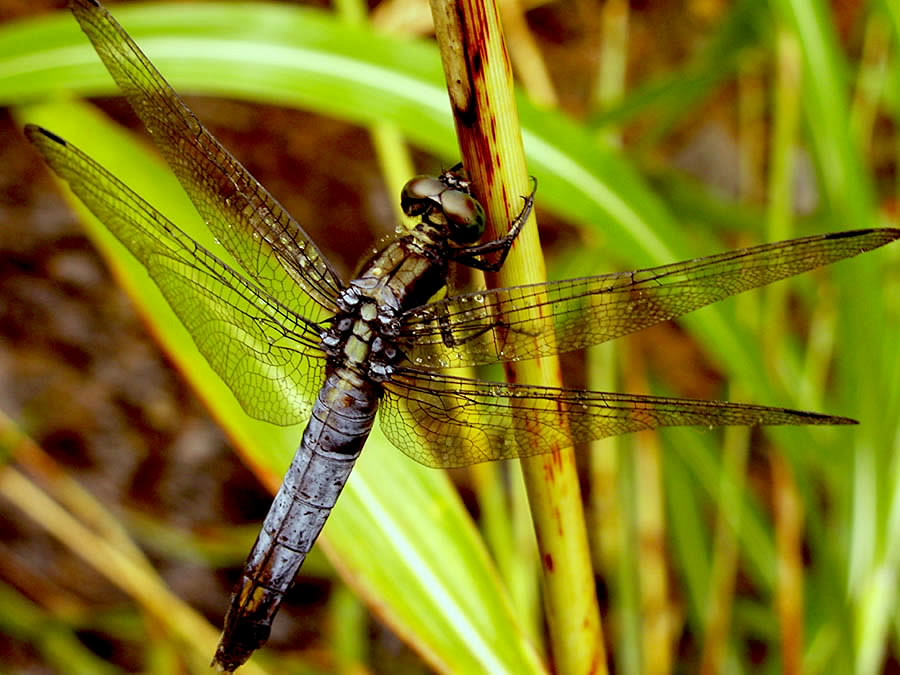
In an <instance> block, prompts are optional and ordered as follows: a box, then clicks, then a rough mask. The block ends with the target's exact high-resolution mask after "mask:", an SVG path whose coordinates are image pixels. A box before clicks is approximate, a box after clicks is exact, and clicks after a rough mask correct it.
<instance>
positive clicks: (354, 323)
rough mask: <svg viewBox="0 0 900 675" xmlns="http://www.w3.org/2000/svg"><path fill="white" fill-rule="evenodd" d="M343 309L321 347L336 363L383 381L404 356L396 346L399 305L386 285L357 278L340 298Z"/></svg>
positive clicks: (368, 279)
mask: <svg viewBox="0 0 900 675" xmlns="http://www.w3.org/2000/svg"><path fill="white" fill-rule="evenodd" d="M338 306H339V307H340V310H341V311H340V312H339V313H338V314H337V315H335V317H334V318H333V319H332V321H331V326H330V328H328V329H327V330H326V331H325V332H324V333H322V336H321V338H322V348H323V349H324V351H325V353H326V354H328V357H329V360H330V361H331V362H332V364H333V365H335V366H343V367H347V368H350V369H352V370H355V371H356V372H358V373H360V374H362V375H363V376H364V377H367V378H368V379H370V380H371V381H374V382H384V381H385V380H387V379H388V378H389V377H390V376H391V374H392V373H393V367H394V365H395V364H396V363H397V362H398V361H399V360H401V359H402V358H403V355H402V353H401V352H400V350H399V349H398V348H397V346H396V345H395V341H396V338H397V335H398V333H399V320H398V314H399V309H400V305H399V302H398V299H397V298H396V296H394V295H392V294H391V293H390V291H389V289H387V288H386V286H385V284H384V283H383V282H382V283H378V281H377V280H375V279H373V278H372V277H362V278H360V279H356V280H354V281H353V282H351V284H350V285H349V286H348V287H347V288H346V289H344V291H343V293H341V295H340V296H339V297H338Z"/></svg>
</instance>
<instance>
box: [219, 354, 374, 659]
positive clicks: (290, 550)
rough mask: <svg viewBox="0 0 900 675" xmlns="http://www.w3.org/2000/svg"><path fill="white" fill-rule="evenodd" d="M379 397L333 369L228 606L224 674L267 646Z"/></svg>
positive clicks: (355, 377)
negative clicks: (284, 598) (278, 615)
mask: <svg viewBox="0 0 900 675" xmlns="http://www.w3.org/2000/svg"><path fill="white" fill-rule="evenodd" d="M380 397H381V391H380V388H379V387H378V385H375V384H373V383H371V382H368V381H367V380H365V379H364V378H361V377H359V375H358V374H357V373H355V372H354V371H353V370H350V369H347V368H337V369H335V370H334V371H333V372H331V373H330V374H329V376H328V378H327V379H326V381H325V385H324V386H323V387H322V389H321V391H320V392H319V397H318V400H317V401H316V405H315V407H314V408H313V413H312V417H311V418H310V421H309V425H308V426H307V427H306V430H305V431H304V432H303V440H302V441H301V442H300V447H299V448H298V449H297V452H296V454H295V455H294V459H293V461H292V462H291V466H290V468H289V469H288V471H287V474H286V475H285V478H284V482H283V483H282V484H281V488H280V489H279V490H278V494H277V495H276V496H275V500H274V501H273V502H272V506H271V507H270V508H269V513H268V515H267V516H266V519H265V521H264V523H263V526H262V530H261V531H260V533H259V537H257V539H256V543H255V544H254V546H253V550H252V551H251V552H250V556H249V557H248V559H247V563H246V565H245V567H244V573H243V575H242V576H241V580H240V582H239V583H238V586H237V588H236V589H235V592H234V596H233V597H232V599H231V606H230V607H229V610H228V614H227V615H226V617H225V628H224V635H223V639H222V641H221V642H220V643H219V648H218V650H217V651H216V656H215V659H214V662H213V663H214V664H215V665H217V666H219V667H220V668H222V669H223V670H225V671H228V672H230V671H232V670H234V669H235V668H237V667H238V666H240V665H241V664H243V663H244V662H245V661H246V660H247V659H248V658H249V657H250V655H251V654H252V653H253V652H254V651H255V650H256V649H259V647H261V646H262V645H263V644H264V643H265V642H266V640H267V639H268V637H269V630H270V628H271V625H272V621H273V620H274V618H275V614H276V613H277V612H278V608H279V607H280V605H281V600H282V598H283V597H284V594H285V593H286V592H287V590H288V589H289V588H290V586H291V583H292V582H293V580H294V577H295V576H296V574H297V572H298V571H299V570H300V567H301V565H303V562H304V560H306V554H307V553H309V551H310V549H311V548H312V546H313V544H314V543H315V541H316V539H317V538H318V536H319V533H320V532H321V531H322V527H323V526H324V525H325V521H326V520H328V516H329V515H330V514H331V509H332V507H333V506H334V504H335V502H336V501H337V498H338V495H339V494H340V492H341V490H342V489H343V487H344V484H345V483H346V482H347V478H348V477H349V475H350V471H351V470H352V469H353V465H354V464H355V462H356V459H357V457H359V453H360V451H361V450H362V447H363V445H364V443H365V441H366V438H368V436H369V432H370V431H371V430H372V423H373V422H374V419H375V412H376V410H377V408H378V401H379V399H380Z"/></svg>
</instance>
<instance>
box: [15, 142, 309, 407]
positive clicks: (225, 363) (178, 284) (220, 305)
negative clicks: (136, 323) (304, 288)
mask: <svg viewBox="0 0 900 675" xmlns="http://www.w3.org/2000/svg"><path fill="white" fill-rule="evenodd" d="M25 132H26V134H27V136H28V138H29V139H30V140H31V142H32V143H34V145H35V146H36V147H37V148H38V150H40V152H41V154H43V156H44V158H45V159H46V160H47V163H48V164H49V165H50V166H51V167H52V168H53V170H54V171H55V172H56V173H57V174H58V175H59V176H60V177H61V178H63V179H64V180H66V181H67V182H68V183H69V186H70V187H71V188H72V190H73V192H75V194H76V195H77V196H78V198H79V199H81V201H82V202H84V204H85V205H86V206H87V207H88V208H89V209H90V210H91V211H92V212H93V213H94V215H96V216H97V218H99V219H100V220H101V221H102V222H103V223H104V224H105V225H106V226H107V227H108V228H109V230H110V231H111V232H112V233H113V234H114V235H115V236H116V237H117V238H118V239H119V241H121V242H122V244H124V245H125V246H126V247H127V248H128V249H129V250H130V251H131V252H132V254H134V256H135V257H136V258H137V259H138V260H140V262H141V263H142V264H143V265H144V266H145V267H146V268H147V270H148V272H149V273H150V276H151V277H152V278H153V280H154V281H155V282H156V284H157V285H158V286H159V288H160V290H162V292H163V294H164V295H165V297H166V299H167V300H168V302H169V304H170V305H171V306H172V309H174V310H175V313H176V314H178V317H179V318H180V319H181V321H182V322H183V323H184V325H185V326H186V327H187V329H188V331H189V332H190V333H191V336H192V337H193V338H194V341H195V342H196V344H197V347H198V348H199V349H200V351H201V352H202V353H203V355H204V356H205V357H206V359H207V361H209V363H210V365H211V366H212V368H213V369H214V370H215V371H216V373H218V374H219V376H220V377H221V378H222V379H223V380H224V381H225V383H226V384H227V385H228V387H229V388H230V389H231V390H232V391H233V392H234V394H235V396H236V397H237V398H238V400H239V401H240V403H241V405H242V406H243V408H244V409H245V410H246V411H247V413H248V414H250V415H252V416H253V417H256V418H259V419H263V420H266V421H269V422H273V423H275V424H294V423H297V422H300V421H303V420H304V419H306V417H308V415H309V411H310V410H311V407H312V404H313V403H314V401H315V397H316V393H317V391H318V389H319V386H320V385H321V383H322V381H323V380H324V367H325V361H324V353H323V352H322V351H321V350H319V348H318V343H319V333H320V332H321V331H322V327H321V326H319V325H318V324H315V323H312V322H310V321H308V320H306V319H304V318H303V317H301V316H299V315H297V314H295V313H294V312H292V311H291V310H289V309H287V308H285V307H284V306H283V305H281V304H280V303H279V302H278V301H277V300H276V299H274V298H272V297H271V296H269V295H268V294H266V293H265V292H264V291H263V290H260V289H258V288H255V287H254V286H253V285H251V284H250V283H248V282H247V280H245V279H244V278H242V277H241V276H240V275H239V274H237V273H236V272H235V271H234V270H233V269H231V268H230V267H229V266H228V265H226V264H225V263H223V262H222V261H220V260H219V259H218V258H216V257H215V256H214V255H213V254H212V253H210V252H209V251H208V250H206V249H205V248H203V247H202V246H201V245H200V244H198V243H197V242H196V241H194V240H193V239H192V238H191V237H190V236H188V235H187V234H185V233H184V232H183V231H182V230H180V229H179V228H178V227H177V226H176V225H175V224H173V223H172V222H171V221H170V220H168V219H167V218H165V216H163V215H162V214H161V213H159V211H157V210H156V209H154V208H153V207H152V206H150V204H148V203H147V202H146V201H144V200H143V199H141V197H139V196H138V195H137V194H135V193H134V192H133V191H132V190H131V189H130V188H128V187H127V186H126V185H124V184H123V183H122V182H121V181H120V180H118V179H117V178H116V177H115V176H113V175H112V174H110V173H109V172H108V171H107V170H106V169H104V168H103V167H102V166H100V165H99V164H97V163H96V162H95V161H94V160H92V159H91V158H90V157H88V156H87V155H85V154H84V153H83V152H81V151H80V150H79V149H78V148H76V147H75V146H73V145H71V144H69V143H67V142H66V141H64V140H63V139H61V138H59V137H58V136H56V135H54V134H52V133H50V132H48V131H46V130H45V129H41V128H40V127H36V126H31V125H29V126H28V127H26V129H25Z"/></svg>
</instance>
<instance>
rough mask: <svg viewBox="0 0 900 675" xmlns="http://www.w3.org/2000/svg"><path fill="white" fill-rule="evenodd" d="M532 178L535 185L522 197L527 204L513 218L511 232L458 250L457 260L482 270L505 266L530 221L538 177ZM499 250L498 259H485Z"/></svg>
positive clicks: (491, 270) (455, 259)
mask: <svg viewBox="0 0 900 675" xmlns="http://www.w3.org/2000/svg"><path fill="white" fill-rule="evenodd" d="M531 180H532V182H533V184H534V187H533V188H532V189H531V193H530V194H529V195H528V196H527V197H522V199H523V200H524V202H525V204H524V206H522V210H521V211H519V215H517V216H516V218H515V220H513V222H512V227H510V229H509V232H507V233H506V235H505V236H503V237H501V238H499V239H495V240H494V241H489V242H486V243H484V244H479V245H477V246H467V247H465V248H461V249H458V250H456V251H455V252H454V256H453V260H454V261H455V262H458V263H460V264H462V265H466V266H467V267H472V268H474V269H477V270H481V271H482V272H497V271H498V270H500V268H501V267H503V263H505V262H506V256H508V255H509V251H510V249H511V248H512V245H513V242H514V241H515V240H516V237H518V236H519V232H521V231H522V227H524V225H525V223H526V222H527V221H528V216H530V215H531V209H532V208H534V193H535V192H537V179H536V178H535V177H534V176H532V177H531ZM497 251H499V252H500V256H499V257H498V258H497V260H485V259H484V256H485V255H487V254H489V253H496V252H497Z"/></svg>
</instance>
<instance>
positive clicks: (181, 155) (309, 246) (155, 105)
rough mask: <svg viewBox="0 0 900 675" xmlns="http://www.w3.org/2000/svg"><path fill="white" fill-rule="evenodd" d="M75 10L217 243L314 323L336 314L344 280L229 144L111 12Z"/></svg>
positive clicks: (85, 6)
mask: <svg viewBox="0 0 900 675" xmlns="http://www.w3.org/2000/svg"><path fill="white" fill-rule="evenodd" d="M70 7H71V9H72V12H73V13H74V15H75V18H76V19H78V22H79V23H80V24H81V28H82V30H84V32H85V34H86V35H87V36H88V38H90V40H91V42H92V43H93V45H94V48H95V49H96V50H97V53H98V54H99V55H100V58H101V59H102V60H103V62H104V64H105V65H106V67H107V69H108V70H109V72H110V74H111V75H112V76H113V78H114V79H115V80H116V83H117V84H118V85H119V87H120V88H121V90H122V92H123V93H124V94H125V96H126V98H127V99H128V101H129V103H130V104H131V106H132V107H133V108H134V110H135V112H136V113H137V114H138V116H140V118H141V120H142V121H143V122H144V124H145V126H146V127H147V130H148V131H149V132H150V134H151V135H152V137H153V140H154V141H155V142H156V145H157V147H158V148H159V149H160V151H161V152H162V154H163V156H164V157H165V158H166V161H167V162H168V163H169V165H170V166H171V167H172V170H173V171H174V172H175V175H176V176H177V177H178V180H179V181H180V182H181V185H182V186H183V187H184V189H185V191H186V192H187V194H188V196H189V197H190V198H191V201H192V202H193V203H194V206H195V207H196V208H197V211H198V212H199V213H200V215H201V216H203V219H204V220H205V221H206V223H207V225H208V226H209V228H210V230H211V231H212V232H213V234H214V235H215V236H216V238H217V240H218V241H219V242H220V243H221V244H222V245H223V246H224V247H225V248H226V249H227V250H228V252H229V253H230V254H231V255H232V256H233V257H234V259H235V260H237V261H238V263H239V264H240V265H241V267H243V268H244V269H245V270H246V271H247V273H248V274H249V275H250V276H251V277H252V278H253V279H254V280H255V281H256V282H257V283H259V285H260V286H262V287H263V288H264V289H265V290H266V291H267V292H268V293H269V294H271V295H272V296H273V297H274V298H276V299H277V300H278V301H279V302H281V303H282V304H284V305H285V306H286V307H290V308H291V309H293V310H295V311H297V312H299V313H301V314H303V315H304V316H305V317H307V318H309V319H311V320H313V321H321V320H323V319H325V318H326V317H327V316H328V315H330V314H331V313H333V312H334V311H335V310H336V309H337V305H336V304H335V303H336V299H337V296H338V294H339V293H340V291H341V289H342V288H343V283H342V282H341V280H340V278H339V277H338V275H337V273H336V272H335V271H334V269H333V268H332V266H331V264H330V263H329V262H328V260H327V259H326V258H325V257H324V256H323V255H322V254H321V252H320V251H319V249H318V248H317V247H316V245H315V244H314V243H313V242H312V240H311V239H310V238H309V236H308V235H307V234H306V232H304V230H303V228H302V227H301V226H300V225H299V224H298V223H297V221H295V220H294V219H293V218H292V217H291V216H290V214H288V212H287V211H286V210H285V209H284V208H283V207H282V206H281V205H280V204H279V203H278V201H277V200H276V199H275V198H274V197H273V196H272V195H270V194H269V192H268V191H267V190H266V189H265V188H264V187H263V186H262V185H261V184H260V183H259V182H258V181H257V180H256V179H255V178H253V176H252V175H250V173H249V172H248V171H247V170H246V169H245V168H244V167H243V166H242V165H241V163H240V162H238V160H237V159H235V158H234V157H233V156H232V155H231V153H229V152H228V151H227V150H226V149H225V148H224V147H222V145H221V144H220V143H219V142H218V141H217V140H216V139H215V137H214V136H213V135H212V134H211V133H210V132H209V130H207V128H206V127H205V126H204V125H203V124H202V123H201V122H200V120H199V119H197V117H196V116H195V115H194V113H193V112H192V111H191V110H190V108H188V107H187V105H186V104H185V103H184V101H183V100H182V99H181V97H180V96H178V94H177V93H175V91H174V90H173V89H172V87H171V86H170V85H169V83H168V82H166V80H165V79H164V78H163V77H162V75H161V74H160V73H159V71H158V70H156V67H155V66H154V65H153V64H152V63H151V62H150V60H149V59H148V58H147V57H146V56H145V55H144V53H143V52H142V51H141V50H140V48H139V47H138V46H137V45H136V44H135V43H134V41H133V40H132V39H131V37H130V36H129V35H128V33H126V32H125V30H124V29H123V28H122V27H121V26H120V25H119V23H118V22H117V21H116V20H115V19H114V18H113V17H112V16H111V15H110V14H109V12H107V11H106V9H105V8H103V7H102V6H100V5H98V4H95V3H93V2H91V1H90V0H73V1H72V2H71V3H70ZM298 287H299V288H300V289H302V290H303V291H305V294H304V293H298Z"/></svg>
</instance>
